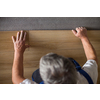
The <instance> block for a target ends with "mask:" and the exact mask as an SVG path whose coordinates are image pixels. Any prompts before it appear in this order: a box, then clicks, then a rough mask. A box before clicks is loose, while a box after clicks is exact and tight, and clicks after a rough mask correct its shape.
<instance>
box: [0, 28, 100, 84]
mask: <svg viewBox="0 0 100 100" xmlns="http://www.w3.org/2000/svg"><path fill="white" fill-rule="evenodd" d="M26 32H27V39H26V44H29V45H30V48H28V49H27V50H26V51H25V53H24V75H25V77H26V78H29V79H31V75H32V73H33V72H34V71H35V70H36V69H37V68H39V60H40V58H41V57H42V56H44V55H45V54H47V53H50V52H53V53H57V54H59V55H62V56H65V57H72V58H74V59H75V60H76V61H78V62H79V64H80V65H81V66H83V65H84V63H85V62H86V57H85V53H84V50H83V46H82V43H81V40H80V39H79V38H77V37H75V36H74V35H73V33H72V32H71V30H30V31H26ZM16 33H17V31H1V32H0V84H12V79H11V75H12V71H11V69H12V64H13V58H14V48H13V43H12V40H11V36H16ZM88 37H89V39H90V41H91V43H92V45H93V46H94V48H95V50H96V52H97V55H98V60H99V61H100V30H91V31H88ZM99 66H100V63H99ZM98 72H99V73H100V67H99V68H98ZM98 83H99V84H100V74H99V76H98Z"/></svg>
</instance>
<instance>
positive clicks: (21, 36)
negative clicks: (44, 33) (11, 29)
mask: <svg viewBox="0 0 100 100" xmlns="http://www.w3.org/2000/svg"><path fill="white" fill-rule="evenodd" d="M22 38H23V30H21V34H20V40H22Z"/></svg>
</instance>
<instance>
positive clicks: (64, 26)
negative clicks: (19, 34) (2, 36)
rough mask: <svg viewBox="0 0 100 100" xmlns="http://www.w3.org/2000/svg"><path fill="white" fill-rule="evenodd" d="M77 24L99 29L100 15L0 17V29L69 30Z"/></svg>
mask: <svg viewBox="0 0 100 100" xmlns="http://www.w3.org/2000/svg"><path fill="white" fill-rule="evenodd" d="M78 26H84V27H86V28H87V29H89V30H95V29H97V30H100V17H0V31H13V30H70V29H75V28H76V27H78Z"/></svg>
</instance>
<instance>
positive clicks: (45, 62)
mask: <svg viewBox="0 0 100 100" xmlns="http://www.w3.org/2000/svg"><path fill="white" fill-rule="evenodd" d="M72 32H73V34H74V35H75V36H76V37H78V38H79V39H80V40H81V42H82V44H83V48H84V51H85V55H86V58H87V61H86V63H85V64H84V65H83V66H82V68H79V69H81V70H80V71H82V70H83V71H84V72H85V73H87V75H88V76H89V78H90V79H91V81H92V83H94V84H96V83H97V78H98V65H97V64H98V60H97V55H96V52H95V49H94V48H93V46H92V44H91V43H90V41H89V38H88V36H87V29H86V28H85V27H77V28H76V30H72ZM25 38H26V32H23V31H21V32H18V33H17V38H16V39H15V36H12V40H13V43H14V50H15V52H14V61H13V67H12V82H13V83H14V84H37V82H35V81H32V80H29V79H26V78H25V77H24V76H23V55H24V51H25V49H26V48H28V47H29V45H25ZM66 53H67V51H66ZM80 59H81V58H80ZM71 60H73V59H71ZM71 60H70V58H66V57H63V56H60V55H58V54H55V53H49V54H46V55H44V56H43V57H41V59H40V64H39V73H40V76H41V78H42V80H43V82H44V84H88V83H89V82H88V79H86V77H87V76H86V77H84V75H82V74H81V73H80V72H78V71H77V70H76V68H75V63H73V62H72V61H71ZM74 61H75V60H74ZM76 64H77V63H76ZM78 67H79V64H78ZM90 83H91V82H90Z"/></svg>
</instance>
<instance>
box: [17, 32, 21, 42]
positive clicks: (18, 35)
mask: <svg viewBox="0 0 100 100" xmlns="http://www.w3.org/2000/svg"><path fill="white" fill-rule="evenodd" d="M19 37H20V34H19V32H17V39H16V40H17V41H18V40H19Z"/></svg>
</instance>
